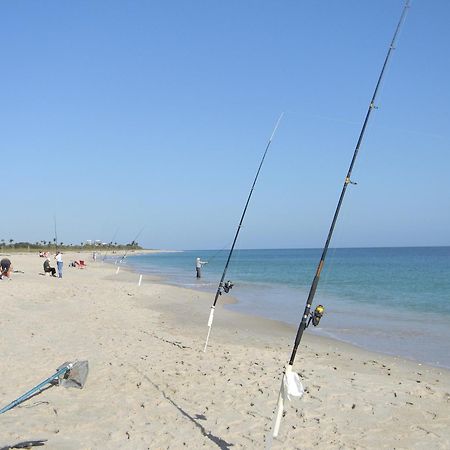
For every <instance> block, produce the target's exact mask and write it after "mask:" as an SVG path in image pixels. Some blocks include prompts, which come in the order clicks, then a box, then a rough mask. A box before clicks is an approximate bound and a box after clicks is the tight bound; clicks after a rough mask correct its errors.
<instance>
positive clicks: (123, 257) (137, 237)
mask: <svg viewBox="0 0 450 450" xmlns="http://www.w3.org/2000/svg"><path fill="white" fill-rule="evenodd" d="M144 228H145V226H144V227H142V228H141V230H140V231H139V233H138V234H137V235H136V237H135V238H134V239H133V240H132V241H131V244H130V248H127V250H126V252H125V253H124V254H123V256H122V258H120V260H119V264H120V263H121V262H122V261H124V260H125V258H126V257H127V255H128V252H129V251H130V250H131V249H132V248H133V245H134V244H135V243H137V240H138V239H139V236H140V235H141V233H142V232H143V231H144Z"/></svg>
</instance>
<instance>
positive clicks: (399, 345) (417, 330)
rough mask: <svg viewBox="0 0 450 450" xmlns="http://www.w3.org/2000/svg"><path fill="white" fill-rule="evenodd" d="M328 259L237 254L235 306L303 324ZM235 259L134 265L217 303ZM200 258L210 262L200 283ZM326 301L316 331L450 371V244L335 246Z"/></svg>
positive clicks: (165, 257) (212, 255) (162, 257)
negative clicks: (200, 292) (317, 278)
mask: <svg viewBox="0 0 450 450" xmlns="http://www.w3.org/2000/svg"><path fill="white" fill-rule="evenodd" d="M320 254H321V250H319V249H282V250H236V251H235V253H234V254H233V258H232V260H231V262H230V265H229V269H228V272H227V276H226V280H228V279H231V280H232V281H233V282H234V284H235V286H234V288H233V290H232V291H231V295H233V297H235V298H236V299H237V300H238V303H237V304H234V305H229V306H227V307H228V308H230V309H234V310H236V311H240V312H244V313H251V314H255V315H259V316H263V317H269V318H272V319H276V320H281V321H284V322H287V323H291V324H296V325H297V324H298V322H299V320H300V317H301V314H302V312H303V308H304V305H305V300H306V297H307V294H308V291H309V287H310V284H311V281H312V278H313V276H314V273H315V269H316V266H317V263H318V261H319V258H320ZM227 256H228V251H216V250H201V251H185V252H177V253H159V254H151V255H139V256H129V257H128V258H127V260H126V263H127V264H128V265H129V266H131V267H133V268H134V269H135V270H136V271H139V272H141V273H151V274H156V275H159V276H162V277H163V278H164V279H165V281H166V282H168V283H172V284H175V285H179V286H184V287H190V288H195V289H201V290H206V291H210V292H211V303H212V301H213V296H214V293H215V291H216V289H217V284H218V282H219V280H220V276H221V274H222V271H223V268H224V265H225V261H226V258H227ZM196 257H201V258H202V260H207V261H209V263H208V265H206V266H204V267H203V269H202V270H203V276H202V278H201V279H200V280H197V279H196V278H195V258H196ZM219 301H220V300H219ZM319 303H321V304H323V305H324V306H325V309H326V314H325V317H324V318H323V319H322V321H321V323H320V327H317V328H314V329H313V328H310V329H308V333H309V332H311V333H319V334H323V335H327V336H330V337H334V338H337V339H340V340H343V341H345V342H349V343H353V344H356V345H359V346H361V347H364V348H367V349H370V350H375V351H379V352H383V353H388V354H391V355H398V356H403V357H407V358H410V359H415V360H418V361H421V362H426V363H430V364H433V365H437V366H444V367H448V368H450V351H449V350H450V247H413V248H360V249H330V251H329V253H328V257H327V261H326V264H325V268H324V270H323V272H322V276H321V281H320V284H319V288H318V290H317V294H316V297H315V304H316V305H317V304H319ZM208 313H209V311H205V321H207V316H208ZM205 326H206V324H205ZM293 338H294V336H293Z"/></svg>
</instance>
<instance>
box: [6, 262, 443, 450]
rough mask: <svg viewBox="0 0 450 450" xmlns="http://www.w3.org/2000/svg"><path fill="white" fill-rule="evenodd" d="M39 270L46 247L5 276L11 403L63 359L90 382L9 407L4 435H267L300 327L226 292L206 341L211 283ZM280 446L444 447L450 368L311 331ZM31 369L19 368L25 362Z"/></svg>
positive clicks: (135, 444) (55, 440)
mask: <svg viewBox="0 0 450 450" xmlns="http://www.w3.org/2000/svg"><path fill="white" fill-rule="evenodd" d="M77 256H78V254H75V255H70V254H65V255H64V257H65V262H66V268H65V273H64V277H63V278H62V279H61V280H60V279H51V278H49V277H43V276H39V275H38V273H39V272H41V264H42V259H40V258H38V257H37V256H36V255H14V258H15V261H13V265H14V266H15V268H16V269H19V270H22V271H23V272H24V273H23V274H22V273H17V274H13V279H12V281H8V280H2V281H0V290H1V297H0V298H1V300H0V302H1V308H2V316H1V319H0V320H1V326H2V330H3V339H2V342H1V344H0V350H1V354H2V359H1V362H0V379H1V380H7V382H3V383H2V384H1V389H0V399H1V404H2V406H3V405H4V404H7V403H8V402H9V401H11V400H13V399H14V398H16V397H18V396H19V395H20V394H22V393H23V392H25V391H26V390H28V389H29V388H31V387H32V386H33V385H35V384H37V383H38V382H39V381H41V380H42V379H44V378H45V377H46V376H48V375H50V374H51V373H53V370H54V369H55V368H56V367H57V366H58V365H59V364H61V363H63V362H64V361H67V360H71V359H87V360H89V363H90V367H91V371H90V374H89V377H88V380H87V383H86V386H85V388H84V389H83V390H76V389H64V388H62V387H55V388H51V389H49V390H47V391H45V392H43V393H42V394H40V395H39V396H37V397H35V398H34V399H30V400H29V401H28V402H25V403H24V404H23V405H21V406H19V407H16V408H14V409H13V410H11V411H9V412H7V413H5V414H3V415H0V445H11V444H12V443H14V442H18V441H20V440H26V439H33V438H47V439H48V443H47V446H46V447H47V448H50V449H75V448H76V449H80V448H83V449H84V448H86V449H88V448H101V447H103V448H104V447H107V448H139V449H140V448H152V449H153V448H155V449H159V448H174V449H177V448H193V449H194V448H201V447H205V448H230V447H231V446H233V447H234V448H262V447H263V446H264V445H265V439H266V437H267V435H268V433H269V430H270V426H271V418H272V411H273V409H274V408H275V403H276V398H277V394H278V390H279V385H280V375H281V372H282V370H283V367H284V365H285V364H286V360H287V359H288V357H289V355H290V349H291V346H292V340H293V338H294V335H295V333H293V329H295V327H291V326H289V325H285V324H283V323H277V322H276V321H273V320H270V319H262V318H258V317H252V316H247V315H243V314H241V313H236V312H234V311H229V310H227V309H226V308H224V307H223V305H219V306H218V308H217V310H216V317H215V322H214V326H213V329H212V334H211V339H210V345H209V347H208V350H207V352H206V353H203V351H202V350H203V344H204V339H205V337H206V331H207V327H206V323H207V318H208V315H209V309H210V306H211V298H210V295H209V294H208V293H205V292H201V291H196V290H193V289H186V288H179V287H174V286H171V285H166V284H163V283H161V282H160V280H157V279H155V278H154V277H150V276H147V275H144V277H143V281H142V285H141V286H140V287H139V286H138V274H137V273H135V272H132V271H129V270H123V271H122V270H121V271H120V272H119V273H118V274H116V273H115V269H114V266H113V265H110V264H102V263H101V262H100V261H97V262H96V263H90V262H88V266H87V268H86V269H82V270H80V269H76V268H68V267H67V265H68V264H67V263H68V261H69V260H70V258H71V257H74V258H76V257H77ZM294 370H295V371H298V372H299V373H300V375H301V378H302V382H303V383H304V385H305V387H306V390H307V392H306V394H305V396H304V398H303V399H301V400H300V401H296V402H293V403H292V404H290V405H288V407H287V412H286V416H285V418H284V420H283V423H282V428H281V432H280V436H279V438H278V439H276V440H275V441H274V443H273V448H274V449H278V448H280V449H281V448H311V447H314V446H317V447H319V448H329V447H339V446H341V447H343V448H374V447H380V446H381V447H387V448H393V447H397V448H398V447H400V448H401V447H403V448H423V447H424V446H430V447H432V448H446V447H448V446H449V444H450V435H449V431H448V426H447V423H448V404H449V403H450V394H449V392H450V372H449V371H447V370H445V369H440V368H435V367H431V366H427V365H424V364H421V363H415V362H412V361H408V360H404V359H402V358H396V357H391V356H386V355H382V354H376V353H374V352H369V351H366V350H363V349H359V348H357V347H355V346H353V345H350V344H345V343H342V342H339V341H334V340H332V339H329V338H322V337H319V336H311V334H308V335H305V339H304V342H302V347H301V349H300V351H299V355H298V358H297V360H296V363H295V365H294ZM19 374H20V376H19Z"/></svg>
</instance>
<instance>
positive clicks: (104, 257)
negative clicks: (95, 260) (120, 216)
mask: <svg viewBox="0 0 450 450" xmlns="http://www.w3.org/2000/svg"><path fill="white" fill-rule="evenodd" d="M118 232H119V229H118V228H117V230H116V232H115V233H114V235H113V237H112V239H111V240H110V241H109V243H108V245H110V244H112V243H113V242H114V239H116V236H117V233H118ZM108 245H107V246H106V250H105V254H104V255H103V258H102V262H105V259H106V256H107V255H108Z"/></svg>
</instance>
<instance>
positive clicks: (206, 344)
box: [203, 306, 216, 353]
mask: <svg viewBox="0 0 450 450" xmlns="http://www.w3.org/2000/svg"><path fill="white" fill-rule="evenodd" d="M215 308H216V307H215V306H211V311H210V313H209V319H208V335H207V336H206V342H205V347H204V348H203V353H205V352H206V348H207V347H208V341H209V335H210V334H211V327H212V324H213V321H214V309H215Z"/></svg>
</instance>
